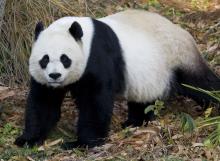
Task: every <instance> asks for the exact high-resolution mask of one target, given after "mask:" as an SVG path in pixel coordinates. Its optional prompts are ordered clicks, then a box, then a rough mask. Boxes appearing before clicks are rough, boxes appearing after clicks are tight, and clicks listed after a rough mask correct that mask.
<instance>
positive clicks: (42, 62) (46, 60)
mask: <svg viewBox="0 0 220 161" xmlns="http://www.w3.org/2000/svg"><path fill="white" fill-rule="evenodd" d="M49 61H50V59H49V56H48V55H44V56H43V58H42V59H41V60H40V61H39V64H40V66H41V68H42V69H45V68H46V67H47V64H48V63H49Z"/></svg>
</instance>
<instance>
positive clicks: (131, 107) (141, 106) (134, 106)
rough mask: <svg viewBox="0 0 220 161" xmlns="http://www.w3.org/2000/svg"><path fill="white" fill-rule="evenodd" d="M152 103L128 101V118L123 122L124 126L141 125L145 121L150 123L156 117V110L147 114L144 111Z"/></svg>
mask: <svg viewBox="0 0 220 161" xmlns="http://www.w3.org/2000/svg"><path fill="white" fill-rule="evenodd" d="M150 104H151V103H137V102H128V119H127V121H125V122H124V123H123V124H122V127H123V128H125V127H128V126H133V127H136V126H141V125H142V124H143V121H145V122H146V123H148V121H151V120H153V119H154V118H155V115H154V112H153V111H150V112H148V113H147V114H145V113H144V110H145V109H146V108H147V106H149V105H150Z"/></svg>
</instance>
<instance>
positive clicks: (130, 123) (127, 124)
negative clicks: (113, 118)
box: [121, 120, 143, 129]
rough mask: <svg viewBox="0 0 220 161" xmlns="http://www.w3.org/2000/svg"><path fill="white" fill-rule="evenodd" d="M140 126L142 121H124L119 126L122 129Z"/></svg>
mask: <svg viewBox="0 0 220 161" xmlns="http://www.w3.org/2000/svg"><path fill="white" fill-rule="evenodd" d="M142 125H143V121H133V120H126V121H125V122H124V123H122V124H121V127H122V128H123V129H124V128H126V127H137V126H142Z"/></svg>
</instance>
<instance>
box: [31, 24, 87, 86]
mask: <svg viewBox="0 0 220 161" xmlns="http://www.w3.org/2000/svg"><path fill="white" fill-rule="evenodd" d="M82 36H83V31H82V28H81V26H80V24H79V23H78V22H71V24H70V25H66V24H62V23H61V24H59V23H54V24H52V25H50V26H49V27H48V28H46V29H44V27H43V24H42V23H38V24H37V25H36V28H35V43H34V44H33V47H32V52H31V56H30V59H29V71H30V74H31V76H32V77H33V78H34V79H35V80H36V81H37V82H38V83H41V84H44V85H47V86H51V87H63V86H66V85H69V84H71V83H73V82H75V81H77V80H78V79H79V78H80V77H81V75H82V73H83V71H84V68H85V63H86V62H85V55H84V53H83V51H82V43H81V38H82Z"/></svg>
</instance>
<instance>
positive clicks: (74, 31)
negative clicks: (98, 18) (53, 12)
mask: <svg viewBox="0 0 220 161" xmlns="http://www.w3.org/2000/svg"><path fill="white" fill-rule="evenodd" d="M69 32H70V34H71V35H72V36H73V37H74V38H75V40H76V41H78V40H80V39H81V37H82V36H83V31H82V27H81V26H80V24H79V23H78V22H73V23H72V25H71V26H70V28H69Z"/></svg>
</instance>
